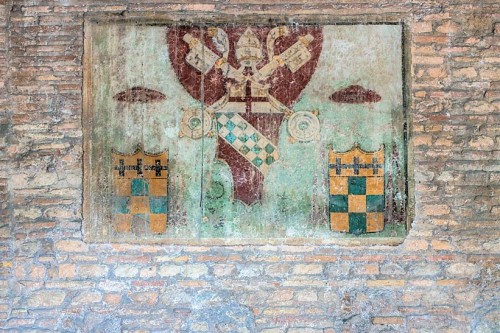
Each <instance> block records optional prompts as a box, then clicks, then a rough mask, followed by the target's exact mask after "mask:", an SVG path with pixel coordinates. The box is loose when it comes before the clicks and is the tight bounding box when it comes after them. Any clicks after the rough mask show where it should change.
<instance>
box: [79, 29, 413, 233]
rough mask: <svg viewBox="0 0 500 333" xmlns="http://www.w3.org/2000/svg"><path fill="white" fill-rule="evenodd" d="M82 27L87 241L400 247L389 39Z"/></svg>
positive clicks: (399, 122) (402, 170)
mask: <svg viewBox="0 0 500 333" xmlns="http://www.w3.org/2000/svg"><path fill="white" fill-rule="evenodd" d="M207 26H208V25H203V26H201V25H200V26H197V25H191V26H179V25H172V24H165V25H138V24H131V23H130V24H129V23H99V24H88V26H87V32H88V33H87V44H86V48H85V52H86V57H87V67H86V68H87V71H88V72H87V73H86V75H87V77H88V81H87V82H88V85H87V89H88V90H87V91H88V93H87V94H88V101H87V119H84V124H85V126H86V131H85V133H86V137H85V140H86V148H87V149H86V150H87V151H86V156H85V159H86V163H87V164H86V166H87V167H86V170H85V179H86V182H85V187H86V188H85V193H86V194H85V202H86V210H85V211H86V213H85V215H86V216H85V219H86V220H87V221H88V222H89V223H88V224H87V225H90V226H91V228H92V230H86V234H87V235H88V236H89V237H90V238H91V239H93V240H112V241H120V240H127V241H131V240H132V241H133V240H161V239H166V240H168V239H193V238H194V239H201V238H226V239H231V238H237V239H248V238H259V239H261V238H304V237H308V238H322V239H325V238H335V237H391V236H402V235H404V233H405V222H406V221H405V215H406V212H405V203H406V187H405V186H406V185H405V184H406V182H405V179H406V167H405V166H406V160H405V159H406V153H405V152H406V147H405V134H404V130H405V114H404V105H403V104H404V103H403V77H402V67H403V64H402V45H401V41H402V27H401V25H398V24H374V25H301V24H293V25H289V26H262V25H241V26H239V25H237V24H227V25H215V26H213V27H210V26H208V27H207Z"/></svg>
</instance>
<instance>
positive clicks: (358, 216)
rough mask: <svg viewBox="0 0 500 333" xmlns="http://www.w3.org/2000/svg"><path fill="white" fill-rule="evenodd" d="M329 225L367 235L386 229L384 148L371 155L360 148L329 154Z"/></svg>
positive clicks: (340, 229) (335, 228)
mask: <svg viewBox="0 0 500 333" xmlns="http://www.w3.org/2000/svg"><path fill="white" fill-rule="evenodd" d="M328 159H329V174H330V223H331V228H332V230H334V231H340V232H349V233H353V234H364V233H367V232H378V231H382V230H383V229H384V211H385V199H384V147H383V146H382V148H380V150H378V151H376V152H373V153H369V152H365V151H363V150H361V148H359V146H358V145H355V146H354V148H352V149H351V150H349V151H347V152H345V153H338V152H335V151H333V150H330V152H329V156H328Z"/></svg>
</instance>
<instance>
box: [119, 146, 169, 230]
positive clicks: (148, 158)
mask: <svg viewBox="0 0 500 333" xmlns="http://www.w3.org/2000/svg"><path fill="white" fill-rule="evenodd" d="M112 214H113V227H114V229H115V231H116V232H117V233H119V234H120V233H133V234H135V235H144V234H158V233H163V232H165V230H166V228H167V215H168V152H162V153H160V154H150V153H146V152H144V151H143V150H142V148H140V147H139V148H138V149H137V150H136V151H135V152H133V153H132V154H123V153H120V152H116V151H114V152H113V211H112Z"/></svg>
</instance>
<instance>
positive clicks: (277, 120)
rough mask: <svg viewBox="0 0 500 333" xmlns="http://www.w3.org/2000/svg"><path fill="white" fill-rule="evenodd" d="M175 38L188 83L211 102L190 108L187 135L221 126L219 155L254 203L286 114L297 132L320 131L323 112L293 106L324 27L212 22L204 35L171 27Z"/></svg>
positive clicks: (243, 196)
mask: <svg viewBox="0 0 500 333" xmlns="http://www.w3.org/2000/svg"><path fill="white" fill-rule="evenodd" d="M237 36H238V38H237ZM261 40H265V41H266V43H265V47H264V45H262V43H261ZM168 41H169V45H170V46H171V50H175V52H171V53H170V56H171V59H172V64H173V65H174V69H175V70H176V73H177V75H178V76H179V79H180V81H181V83H182V84H183V85H184V87H185V88H186V89H187V90H188V92H190V93H191V94H192V95H193V97H195V98H196V99H199V100H202V101H203V103H204V104H206V107H205V108H204V110H203V111H202V110H201V109H192V108H187V109H184V116H183V120H182V124H181V136H188V137H191V138H193V139H198V138H200V137H201V136H203V135H207V134H211V133H212V132H211V129H212V126H215V131H216V133H217V135H218V145H217V158H219V159H221V160H223V161H225V162H226V163H227V164H228V165H229V167H230V169H231V172H232V175H233V191H234V199H237V200H240V201H242V202H243V203H245V204H247V205H250V204H252V203H254V202H257V201H259V200H260V199H261V198H262V185H263V181H264V177H265V176H266V175H267V173H268V172H269V169H270V168H272V166H273V164H274V163H275V162H276V161H277V160H278V159H279V158H280V153H279V148H278V145H277V143H278V135H279V130H280V126H281V123H282V121H283V119H284V118H285V119H288V132H289V134H290V136H291V138H292V140H297V141H302V142H304V141H311V140H314V139H317V138H318V137H319V121H318V119H317V117H316V113H314V112H304V111H301V112H294V111H293V110H292V109H291V108H290V106H291V104H293V103H294V101H295V100H296V99H297V98H298V96H299V94H300V92H301V91H302V89H303V88H304V87H305V85H306V84H307V83H308V81H309V79H310V78H311V76H312V74H313V73H314V69H315V67H316V63H317V61H318V56H319V53H320V51H321V41H322V33H321V29H319V28H317V27H300V28H296V29H293V30H292V29H290V28H289V27H286V26H281V27H275V28H272V29H271V28H260V29H257V30H253V29H252V28H250V27H246V28H244V30H242V28H230V29H226V30H223V29H221V28H210V29H208V34H206V35H204V36H200V34H199V31H198V30H196V29H189V28H188V29H184V30H183V29H176V30H172V31H171V32H169V34H168ZM266 51H267V52H266ZM202 86H203V88H204V95H203V96H201V95H200V93H199V90H200V88H201V87H202Z"/></svg>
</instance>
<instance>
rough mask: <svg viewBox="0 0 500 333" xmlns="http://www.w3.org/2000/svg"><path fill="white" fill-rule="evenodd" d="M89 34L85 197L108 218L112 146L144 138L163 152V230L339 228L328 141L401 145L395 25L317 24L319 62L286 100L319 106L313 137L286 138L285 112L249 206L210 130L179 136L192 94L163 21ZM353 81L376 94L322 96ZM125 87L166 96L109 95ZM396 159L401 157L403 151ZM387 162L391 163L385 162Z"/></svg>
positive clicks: (268, 232) (307, 107)
mask: <svg viewBox="0 0 500 333" xmlns="http://www.w3.org/2000/svg"><path fill="white" fill-rule="evenodd" d="M92 38H93V43H92V63H93V68H92V75H93V88H92V90H93V98H94V110H93V112H94V124H93V125H92V128H93V132H92V133H93V134H92V142H93V149H92V155H91V156H92V160H93V161H92V163H93V165H94V167H93V174H94V175H95V177H97V178H99V179H98V180H97V181H96V182H93V184H96V185H95V188H93V189H92V193H93V198H92V200H93V206H103V207H96V210H95V213H96V215H98V217H99V216H100V218H106V216H108V217H109V209H107V208H106V203H107V202H108V203H109V196H110V187H109V184H110V177H111V174H110V170H111V149H112V148H113V149H116V150H118V151H120V152H123V153H130V152H133V151H134V150H135V148H136V146H137V144H142V145H143V146H144V147H145V150H146V151H148V152H159V151H162V150H165V149H168V150H169V152H170V179H169V181H170V184H169V191H170V197H171V200H170V215H169V224H172V222H173V221H175V222H176V224H177V225H176V226H175V227H169V229H168V232H167V237H244V238H248V237H305V236H308V237H345V235H342V234H338V233H334V232H331V231H330V230H329V226H328V215H327V211H328V179H327V163H328V162H327V157H328V148H327V147H328V145H332V146H333V148H334V149H335V150H337V151H346V150H349V149H350V148H351V147H352V146H353V145H354V143H355V142H358V143H359V144H360V146H361V147H362V148H363V149H364V150H368V151H374V150H378V149H379V148H380V146H381V145H382V144H385V145H386V147H391V146H392V145H393V143H394V144H396V145H397V146H398V148H399V150H400V151H403V133H402V128H403V120H404V117H403V100H402V84H403V80H402V54H401V52H402V50H401V26H399V25H337V26H325V27H324V29H323V39H324V42H323V50H322V53H321V56H320V59H319V62H318V66H317V68H316V71H315V73H314V75H313V77H312V79H311V81H310V82H309V83H308V85H307V86H306V88H305V89H304V91H303V92H302V95H301V97H300V98H299V100H298V102H297V103H296V104H295V105H294V106H293V109H294V110H295V111H312V110H314V109H317V110H319V112H320V114H319V120H320V124H321V139H320V140H319V141H314V142H309V143H293V144H292V143H291V142H290V141H289V135H288V133H287V130H286V124H287V123H286V121H284V122H283V124H282V127H281V134H280V140H279V149H280V160H279V161H278V162H277V163H274V164H273V166H272V168H271V171H270V172H269V174H268V175H267V177H266V179H265V183H264V199H263V201H262V202H261V203H258V204H254V205H253V206H251V207H246V206H244V205H243V204H241V203H240V202H233V201H232V199H231V196H232V191H231V186H232V177H231V173H230V170H229V168H228V167H227V165H226V164H225V163H224V162H223V161H216V160H215V148H216V139H215V137H213V138H208V137H204V138H203V139H200V140H192V139H190V138H180V139H179V137H178V133H179V125H180V120H181V116H182V113H181V108H183V107H189V106H197V105H199V102H198V101H196V100H194V99H193V98H192V97H191V96H190V95H189V94H188V93H187V92H186V91H185V90H184V88H183V87H182V86H181V84H180V83H179V81H178V80H177V78H176V75H175V73H174V71H173V68H172V67H171V65H170V62H169V57H168V49H167V48H168V46H167V44H166V28H165V27H148V26H133V25H98V26H94V29H93V31H92ZM351 84H358V85H361V86H363V87H365V88H368V89H372V90H375V91H376V92H377V93H379V94H380V95H381V96H382V100H381V101H380V102H378V103H372V104H338V103H332V102H330V101H329V99H328V97H329V96H330V95H331V94H332V93H333V92H334V91H336V90H338V89H342V88H345V87H347V86H349V85H351ZM133 86H143V87H147V88H149V89H154V90H157V91H160V92H162V93H163V94H165V95H166V99H165V101H163V102H159V103H158V102H157V103H148V104H140V103H134V104H127V103H118V102H116V101H115V100H113V98H112V96H114V95H115V94H117V93H119V92H121V91H124V90H126V89H129V88H131V87H133ZM386 156H388V155H387V154H386ZM202 160H203V163H202ZM96 161H97V164H95V163H96ZM399 162H400V165H403V164H404V163H403V162H404V161H403V154H401V157H400V160H399ZM202 165H203V170H202ZM386 168H387V170H389V169H390V165H388V164H387V163H386ZM403 176H404V175H403ZM215 182H220V183H222V184H224V187H225V193H224V196H223V197H222V198H221V199H219V200H217V201H214V200H211V199H210V191H211V186H213V184H214V183H215ZM99 184H100V185H103V187H102V188H101V187H100V186H99ZM202 187H203V188H204V189H205V190H204V191H203V192H202V190H201V188H202ZM397 190H398V191H400V192H401V191H403V189H397ZM94 193H95V195H94ZM201 198H203V203H200V200H201ZM102 203H104V205H103V204H102ZM214 207H215V208H216V209H215V210H214ZM203 216H205V217H206V218H205V221H204V222H203ZM221 222H222V223H221ZM395 229H397V231H394V230H395ZM401 231H402V228H401V227H400V226H398V227H396V228H395V227H394V226H389V227H388V228H387V230H386V231H385V232H384V235H395V233H398V236H399V235H400V233H401ZM162 237H165V236H162Z"/></svg>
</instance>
